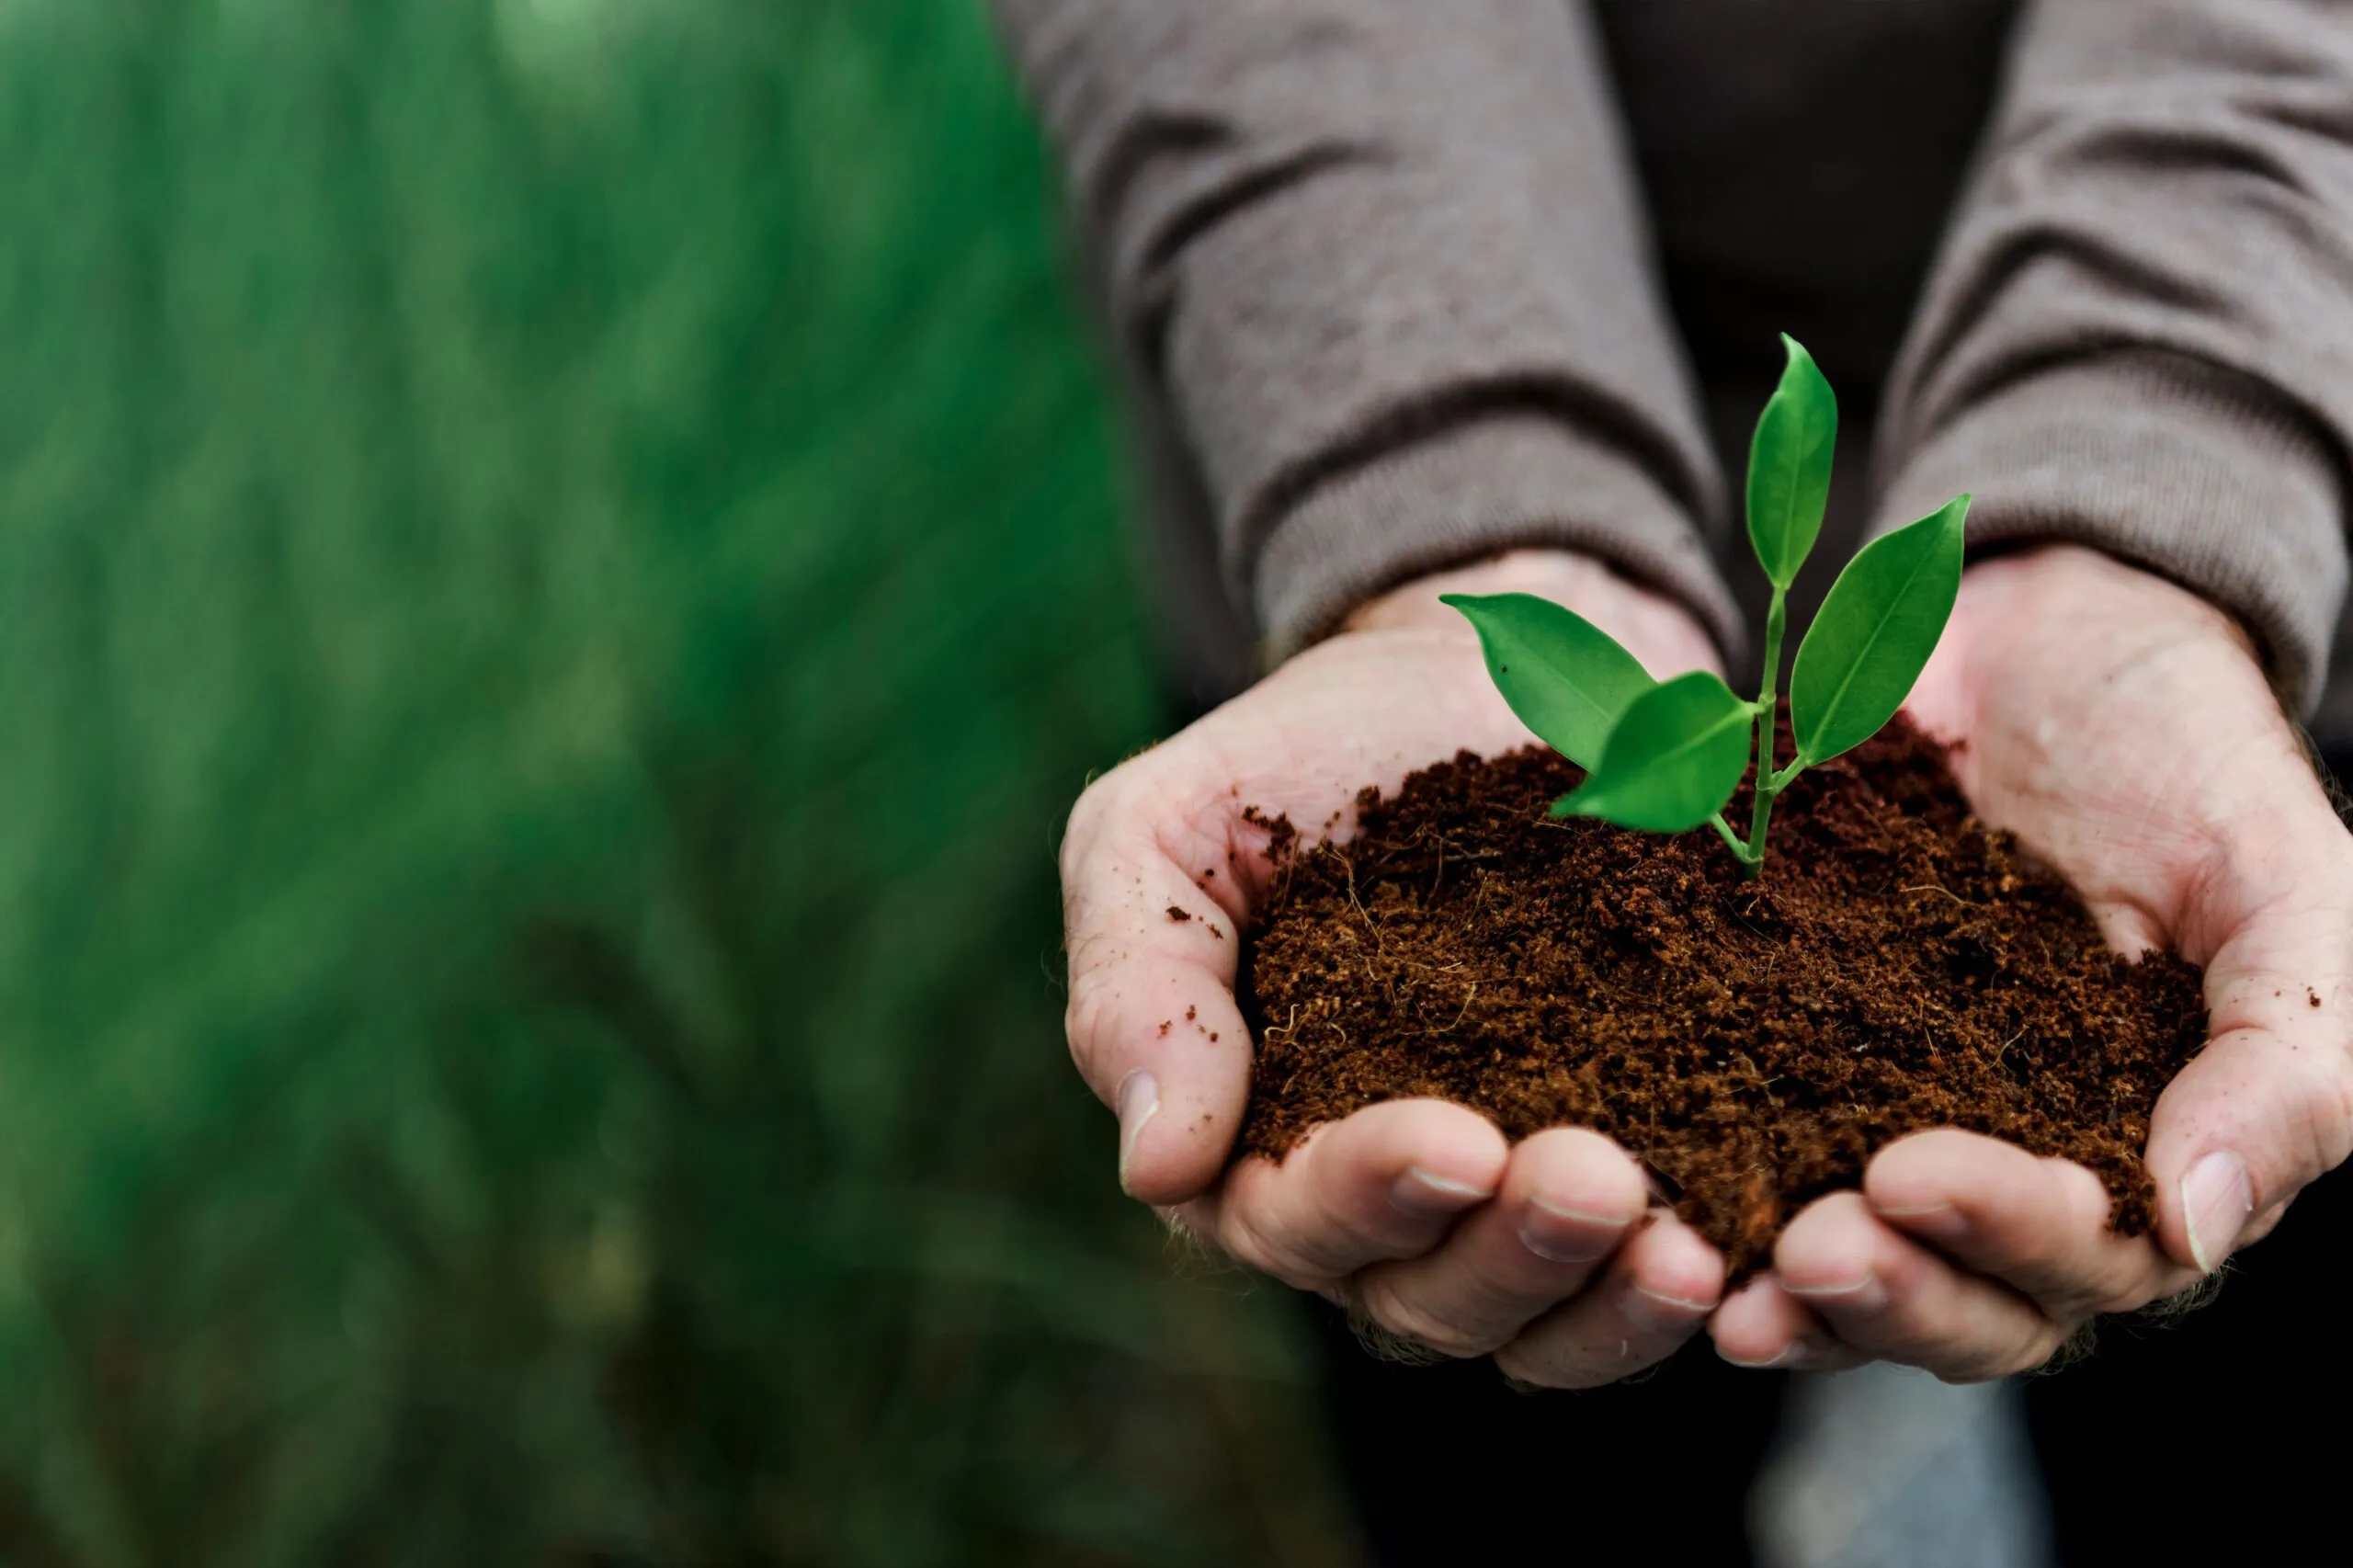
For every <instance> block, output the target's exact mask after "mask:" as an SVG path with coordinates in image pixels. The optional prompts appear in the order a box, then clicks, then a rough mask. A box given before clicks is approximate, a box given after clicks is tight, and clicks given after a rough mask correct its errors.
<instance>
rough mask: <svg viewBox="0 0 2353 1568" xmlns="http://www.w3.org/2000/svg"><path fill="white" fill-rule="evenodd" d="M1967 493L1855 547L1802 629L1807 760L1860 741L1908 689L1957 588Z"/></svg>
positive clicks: (1794, 680)
mask: <svg viewBox="0 0 2353 1568" xmlns="http://www.w3.org/2000/svg"><path fill="white" fill-rule="evenodd" d="M1968 516H1969V497H1968V496H1966V495H1956V496H1954V497H1953V498H1952V499H1951V500H1949V501H1948V502H1946V503H1945V504H1944V506H1942V507H1941V508H1939V509H1938V510H1937V511H1935V512H1932V513H1930V514H1929V515H1928V516H1927V517H1923V518H1921V519H1920V520H1919V521H1918V522H1916V523H1910V524H1907V525H1905V526H1904V527H1903V528H1898V529H1896V530H1895V531H1894V532H1893V533H1892V534H1888V535H1885V536H1884V537H1882V538H1880V539H1875V540H1872V541H1871V542H1870V543H1869V544H1867V545H1865V546H1864V547H1863V548H1862V549H1861V550H1860V551H1858V552H1857V553H1856V555H1855V559H1853V560H1852V561H1849V562H1847V569H1846V570H1845V571H1844V572H1841V573H1839V574H1838V580H1837V581H1836V583H1833V584H1832V585H1830V597H1828V598H1826V599H1824V601H1823V604H1822V613H1821V614H1819V615H1817V616H1815V617H1814V618H1813V625H1812V626H1811V627H1809V628H1807V629H1806V634H1805V641H1804V642H1802V643H1801V644H1800V645H1799V647H1798V663H1797V668H1796V670H1795V671H1794V672H1793V673H1792V674H1791V675H1790V723H1791V725H1792V726H1793V727H1794V728H1795V729H1796V731H1797V737H1798V756H1799V757H1800V758H1801V759H1802V760H1803V761H1804V762H1805V763H1806V764H1807V765H1808V766H1809V767H1811V766H1812V765H1813V764H1814V763H1817V762H1826V761H1828V760H1829V759H1830V758H1832V757H1834V756H1837V755H1838V754H1839V753H1840V752H1843V751H1846V750H1847V749H1849V748H1850V747H1853V746H1857V745H1860V744H1862V743H1863V742H1865V741H1867V740H1869V739H1870V738H1871V736H1873V735H1874V734H1877V733H1879V727H1880V726H1881V724H1884V723H1886V722H1888V721H1889V720H1890V719H1892V718H1893V717H1894V716H1895V710H1897V709H1898V708H1900V707H1902V706H1903V705H1904V699H1905V698H1906V697H1908V696H1910V695H1911V694H1912V683H1913V682H1914V681H1915V680H1917V679H1919V678H1920V670H1921V668H1922V666H1924V665H1927V662H1928V655H1929V654H1931V653H1935V652H1936V651H1937V639H1938V637H1940V636H1942V635H1943V634H1944V630H1945V621H1946V619H1948V618H1949V617H1950V616H1951V614H1952V605H1953V600H1954V598H1955V597H1958V596H1959V594H1960V592H1961V530H1962V525H1963V523H1964V521H1965V519H1966V518H1967V517H1968Z"/></svg>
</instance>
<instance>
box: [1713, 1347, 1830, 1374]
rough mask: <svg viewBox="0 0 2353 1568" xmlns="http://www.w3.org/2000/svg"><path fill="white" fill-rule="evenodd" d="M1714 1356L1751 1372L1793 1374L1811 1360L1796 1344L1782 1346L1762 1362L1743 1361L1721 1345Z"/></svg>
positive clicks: (1809, 1355) (1805, 1351)
mask: <svg viewBox="0 0 2353 1568" xmlns="http://www.w3.org/2000/svg"><path fill="white" fill-rule="evenodd" d="M1716 1354H1717V1356H1719V1357H1721V1358H1722V1359H1724V1360H1726V1361H1729V1362H1731V1363H1732V1364H1733V1366H1735V1367H1745V1368H1746V1369H1749V1370H1750V1371H1752V1372H1782V1371H1789V1372H1793V1371H1796V1370H1798V1369H1801V1368H1802V1367H1803V1366H1804V1365H1805V1364H1806V1363H1807V1362H1808V1361H1810V1360H1812V1359H1813V1355H1812V1353H1811V1352H1809V1351H1808V1350H1807V1349H1806V1347H1805V1346H1802V1345H1797V1344H1790V1345H1784V1346H1781V1348H1780V1349H1779V1351H1777V1352H1776V1353H1775V1354H1773V1355H1770V1356H1768V1357H1766V1358H1765V1359H1763V1360H1762V1361H1747V1360H1743V1359H1742V1358H1740V1357H1737V1356H1735V1355H1733V1353H1732V1352H1731V1351H1729V1350H1727V1349H1725V1348H1724V1347H1723V1346H1721V1345H1719V1346H1716Z"/></svg>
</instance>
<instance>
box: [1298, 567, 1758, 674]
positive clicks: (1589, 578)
mask: <svg viewBox="0 0 2353 1568" xmlns="http://www.w3.org/2000/svg"><path fill="white" fill-rule="evenodd" d="M1442 594H1533V595H1535V596H1536V597H1538V598H1542V599H1550V600H1552V602H1553V603H1554V604H1557V605H1560V606H1563V608H1568V609H1571V610H1574V611H1575V612H1576V613H1577V614H1579V615H1581V616H1583V617H1584V618H1585V619H1587V620H1589V621H1591V622H1593V624H1594V625H1596V626H1597V627H1599V628H1600V629H1601V630H1602V631H1607V632H1608V633H1609V635H1610V636H1612V637H1614V638H1616V639H1617V640H1618V641H1619V642H1620V643H1621V644H1623V645H1624V646H1625V648H1626V649H1627V651H1628V652H1630V653H1632V654H1633V655H1634V656H1635V657H1636V658H1637V659H1640V660H1641V661H1642V662H1643V666H1644V667H1645V668H1647V669H1648V670H1649V671H1650V672H1651V673H1652V674H1653V675H1654V676H1669V675H1677V674H1680V673H1681V672H1683V671H1685V670H1693V669H1706V670H1714V671H1716V672H1718V673H1720V674H1721V673H1722V669H1723V659H1722V653H1719V652H1718V650H1717V648H1716V644H1715V642H1714V640H1713V639H1712V638H1711V637H1710V636H1709V635H1708V633H1707V631H1706V630H1705V629H1704V628H1703V627H1701V625H1700V624H1699V620H1698V619H1697V618H1695V617H1694V616H1693V615H1692V614H1691V613H1690V611H1688V610H1687V609H1685V608H1683V606H1682V605H1680V604H1679V603H1677V601H1676V600H1674V599H1671V598H1668V597H1665V596H1664V595H1661V594H1657V593H1654V592H1653V591H1651V590H1650V589H1648V588H1644V587H1641V586H1639V585H1636V584H1634V583H1633V582H1631V581H1630V580H1628V579H1627V578H1625V577H1621V576H1620V575H1619V574H1617V573H1616V572H1614V571H1612V570H1611V569H1610V568H1609V567H1608V566H1607V565H1605V564H1604V563H1603V562H1599V561H1597V560H1595V559H1594V558H1593V557H1591V556H1589V555H1580V554H1577V553H1575V552H1574V551H1564V550H1515V551H1506V553H1504V554H1501V555H1496V556H1491V557H1489V558H1488V559H1487V560H1484V561H1479V562H1472V563H1470V564H1468V565H1464V566H1459V567H1453V568H1449V570H1447V571H1443V572H1433V573H1431V574H1428V575H1427V576H1424V577H1416V578H1415V579H1414V580H1413V581H1411V582H1408V583H1404V584H1402V585H1399V586H1397V587H1394V588H1392V589H1391V590H1390V591H1389V592H1387V593H1385V594H1382V595H1381V596H1380V597H1376V598H1371V599H1368V600H1366V601H1365V602H1364V603H1363V604H1361V605H1359V606H1358V607H1357V608H1356V609H1355V610H1354V611H1352V612H1351V613H1350V614H1349V616H1348V618H1347V620H1345V621H1344V622H1342V623H1341V628H1340V629H1341V631H1343V632H1360V631H1406V630H1415V629H1423V630H1436V631H1445V632H1449V633H1460V634H1461V638H1462V640H1463V641H1464V642H1466V644H1469V645H1471V646H1472V647H1475V646H1476V644H1477V637H1476V634H1475V633H1473V632H1472V630H1471V626H1470V623H1469V622H1468V621H1466V620H1464V619H1462V617H1461V615H1460V614H1459V613H1458V612H1457V611H1455V610H1454V609H1453V608H1450V607H1449V606H1447V605H1443V604H1440V603H1439V602H1438V597H1439V596H1440V595H1442Z"/></svg>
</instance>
